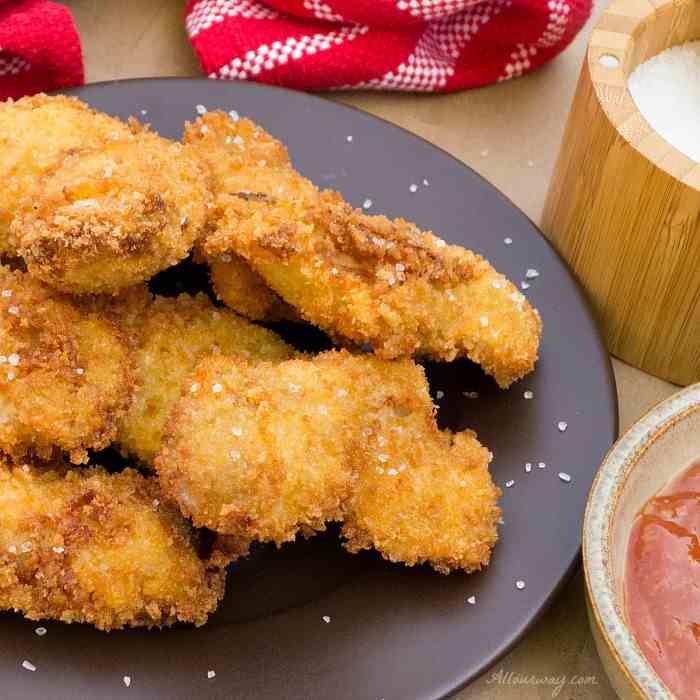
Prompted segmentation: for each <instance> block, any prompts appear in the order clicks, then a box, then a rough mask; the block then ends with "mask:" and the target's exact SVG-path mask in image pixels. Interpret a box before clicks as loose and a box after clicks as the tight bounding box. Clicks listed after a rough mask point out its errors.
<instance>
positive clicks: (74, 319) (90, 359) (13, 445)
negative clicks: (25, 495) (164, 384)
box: [0, 266, 134, 463]
mask: <svg viewBox="0 0 700 700" xmlns="http://www.w3.org/2000/svg"><path fill="white" fill-rule="evenodd" d="M133 384H134V382H133V376H132V371H131V361H130V357H129V348H128V344H127V341H126V339H125V337H124V336H123V335H122V334H121V333H120V331H119V330H118V328H117V326H116V325H115V324H114V323H113V322H112V321H110V320H108V319H105V318H102V317H101V314H99V313H95V312H93V311H91V310H90V309H89V308H84V307H82V306H81V305H80V304H79V303H76V302H75V301H73V300H72V299H71V298H70V297H67V296H64V295H62V294H59V293H57V292H55V291H54V290H52V289H50V288H49V287H47V286H45V285H43V284H41V283H40V282H39V281H37V280H35V279H33V278H32V277H30V275H28V274H27V273H24V272H19V271H11V270H10V269H8V268H6V267H2V266H0V450H2V451H3V452H4V453H6V454H8V455H11V456H13V457H15V458H20V457H22V456H25V455H30V456H31V455H34V456H37V457H41V458H51V457H54V456H56V453H57V451H64V452H67V453H68V454H69V457H70V459H71V461H72V462H74V463H81V462H86V461H87V452H86V450H87V449H96V450H99V449H103V448H104V447H107V446H108V445H109V443H110V442H111V440H112V438H113V437H114V436H115V435H116V429H117V428H116V425H117V421H118V420H119V419H120V417H121V416H122V415H123V414H124V413H125V411H126V409H127V407H128V405H129V402H130V400H131V396H132V391H133Z"/></svg>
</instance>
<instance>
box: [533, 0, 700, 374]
mask: <svg viewBox="0 0 700 700" xmlns="http://www.w3.org/2000/svg"><path fill="white" fill-rule="evenodd" d="M698 39H700V0H613V2H612V4H611V5H610V7H609V8H608V10H607V11H606V12H605V14H604V15H603V16H602V18H601V19H600V21H599V22H598V24H597V26H596V28H595V29H594V31H593V34H592V36H591V40H590V43H589V47H588V53H587V57H586V60H585V62H584V66H583V69H582V71H581V77H580V79H579V83H578V88H577V90H576V95H575V97H574V102H573V106H572V108H571V113H570V115H569V121H568V124H567V127H566V132H565V134H564V141H563V144H562V147H561V152H560V154H559V160H558V162H557V165H556V169H555V171H554V176H553V179H552V183H551V185H550V190H549V194H548V196H547V201H546V204H545V211H544V217H543V223H542V228H543V230H544V232H545V234H546V235H547V236H548V238H549V239H550V240H551V241H552V243H553V244H554V246H555V247H556V248H557V249H558V250H559V252H560V253H561V254H562V255H563V257H564V258H565V259H566V260H567V261H568V262H569V264H570V265H571V267H572V268H573V270H574V272H575V274H576V275H577V277H578V278H579V280H580V281H581V282H582V283H583V285H584V287H585V288H586V290H587V291H588V294H589V296H590V298H591V300H592V302H593V304H594V306H595V309H596V311H597V313H598V317H599V319H600V321H601V323H602V327H603V331H604V334H605V337H606V339H607V343H608V347H609V349H610V352H611V353H612V354H613V355H616V356H618V357H620V358H621V359H623V360H625V361H626V362H629V363H630V364H633V365H635V366H637V367H639V368H641V369H644V370H646V371H647V372H650V373H652V374H654V375H656V376H659V377H662V378H664V379H667V380H669V381H672V382H676V383H677V384H689V383H691V382H695V381H700V165H699V164H698V163H695V162H694V161H692V160H691V159H690V158H688V157H687V156H685V155H683V154H682V153H681V152H680V151H678V150H676V149H675V148H673V147H672V146H671V145H669V144H668V143H667V142H666V141H665V140H664V139H662V138H661V136H659V135H658V134H657V133H656V132H654V131H653V130H652V128H651V127H650V126H649V124H648V123H647V122H646V120H645V119H644V117H642V115H641V114H640V112H639V110H638V109H637V107H636V105H635V103H634V100H633V99H632V96H631V94H630V92H629V89H628V88H627V80H628V78H629V76H630V74H631V73H632V71H634V69H635V68H636V67H637V66H638V65H639V64H640V63H643V62H644V61H645V60H647V59H649V58H651V57H652V56H655V55H656V54H658V53H659V52H661V51H663V50H664V49H667V48H670V47H671V46H675V45H677V44H682V43H685V42H687V41H693V40H698ZM697 138H699V139H700V124H699V125H698V131H697Z"/></svg>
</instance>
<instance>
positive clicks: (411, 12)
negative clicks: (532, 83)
mask: <svg viewBox="0 0 700 700" xmlns="http://www.w3.org/2000/svg"><path fill="white" fill-rule="evenodd" d="M591 5H592V0H326V1H325V2H323V1H321V0H264V2H263V0H189V2H188V4H187V7H186V11H185V16H186V20H185V24H186V28H187V33H188V35H189V37H190V40H191V42H192V45H193V46H194V49H195V51H196V53H197V56H198V57H199V60H200V63H201V65H202V68H203V69H204V71H205V72H206V74H207V75H208V76H209V77H211V78H218V79H222V80H257V81H260V82H265V83H271V84H277V85H286V86H289V87H293V88H297V89H301V90H332V89H358V88H359V89H371V90H403V91H409V92H450V91H453V90H461V89H463V88H467V87H475V86H478V85H485V84H488V83H492V82H496V81H503V80H509V79H511V78H515V77H518V76H521V75H523V74H524V73H526V72H528V71H530V70H533V69H535V68H537V67H539V66H540V65H542V64H543V63H545V62H546V61H548V60H550V59H551V58H553V57H554V56H556V55H557V54H558V53H559V52H560V51H562V50H563V49H564V48H566V46H568V44H569V43H570V42H571V40H572V39H573V38H574V36H575V35H576V33H577V32H578V31H579V30H580V29H581V27H582V26H583V24H584V23H585V21H586V19H587V18H588V16H589V14H590V10H591Z"/></svg>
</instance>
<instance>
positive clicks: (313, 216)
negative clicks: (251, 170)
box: [204, 192, 542, 387]
mask: <svg viewBox="0 0 700 700" xmlns="http://www.w3.org/2000/svg"><path fill="white" fill-rule="evenodd" d="M204 251H205V253H207V254H208V255H222V254H224V253H227V252H230V251H233V252H235V253H237V254H239V255H241V256H243V257H244V258H245V259H246V260H247V261H248V262H249V263H250V265H251V266H252V267H253V268H254V269H255V270H256V271H257V272H258V273H260V275H261V276H262V277H263V278H264V279H265V281H266V282H267V284H269V285H270V287H271V288H272V289H274V290H275V291H276V292H277V293H278V294H279V295H280V296H281V297H282V298H283V299H284V300H285V301H287V302H288V303H290V304H292V305H293V306H294V307H295V308H296V309H297V311H298V312H299V313H300V315H301V316H302V317H303V318H305V319H306V320H307V321H310V322H311V323H313V324H315V325H317V326H319V327H320V328H322V329H323V330H325V331H327V332H329V333H330V334H331V335H332V336H334V337H335V338H336V339H347V340H349V341H351V342H353V343H355V344H357V345H362V344H369V345H371V346H372V348H373V350H374V352H375V353H376V354H377V355H379V356H381V357H384V358H395V357H402V356H418V357H426V358H432V359H436V360H443V361H451V360H454V359H456V358H458V357H468V358H470V359H471V360H473V361H474V362H477V363H478V364H480V365H481V366H482V367H483V368H484V369H485V370H486V372H488V373H489V374H491V375H492V376H493V377H494V378H495V379H496V381H497V382H498V384H499V385H500V386H502V387H508V386H509V385H510V384H512V383H513V382H514V381H516V380H517V379H519V378H521V377H523V376H524V375H525V374H527V373H528V372H530V371H531V370H532V369H533V367H534V365H535V362H536V360H537V356H538V350H539V342H540V334H541V328H542V323H541V320H540V317H539V314H538V313H537V311H536V310H534V309H533V308H532V307H531V306H530V305H529V304H528V302H527V300H526V299H525V297H524V296H523V295H522V294H521V293H520V292H519V291H518V290H517V289H516V288H515V287H514V285H513V284H511V283H510V282H509V281H508V280H507V279H506V278H505V277H504V276H503V275H501V274H499V273H498V272H496V271H495V270H494V269H493V267H491V265H490V264H489V263H488V262H487V261H486V260H484V259H483V258H481V257H479V256H478V255H476V254H474V253H472V252H471V251H469V250H466V249H464V248H462V247H460V246H454V245H447V244H446V243H445V242H444V241H443V240H441V239H439V238H437V237H436V236H434V235H433V234H432V233H430V232H423V231H420V230H419V229H418V228H417V227H416V226H415V225H413V224H411V223H408V222H407V221H404V220H403V219H396V220H395V221H390V220H389V219H387V218H385V217H383V216H367V215H366V214H364V213H362V212H361V211H359V210H354V209H353V208H352V207H351V206H350V205H348V204H347V203H346V202H344V201H343V200H342V198H341V197H340V196H339V195H337V194H335V193H332V192H325V193H323V194H322V195H321V196H320V198H319V199H318V201H317V202H316V203H315V204H314V205H313V206H309V205H308V203H307V202H304V201H303V200H285V199H283V198H279V197H261V198H257V199H250V198H241V197H231V198H230V200H229V206H228V207H227V208H226V210H225V212H224V218H223V219H222V221H221V223H220V225H219V226H218V228H217V229H216V230H215V231H213V232H212V233H211V234H210V235H209V236H208V237H207V239H206V242H205V243H204Z"/></svg>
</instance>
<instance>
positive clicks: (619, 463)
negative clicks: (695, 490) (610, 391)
mask: <svg viewBox="0 0 700 700" xmlns="http://www.w3.org/2000/svg"><path fill="white" fill-rule="evenodd" d="M698 459H700V384H694V385H693V386H690V387H688V388H686V389H684V390H683V391H680V392H679V393H677V394H675V395H674V396H672V397H670V398H669V399H667V400H665V401H663V402H662V403H660V404H659V405H657V406H656V407H655V408H653V409H652V410H651V411H650V412H649V413H647V414H646V415H645V416H644V417H643V418H642V419H641V420H639V422H637V423H636V424H635V425H633V426H632V427H631V428H630V429H629V430H628V431H627V432H626V433H625V434H624V435H623V436H622V437H621V438H620V439H619V440H618V442H617V443H616V444H615V445H614V446H613V447H612V449H611V450H610V452H609V453H608V455H607V457H606V458H605V460H604V461H603V463H602V465H601V467H600V470H599V472H598V475H597V477H596V479H595V481H594V482H593V487H592V488H591V492H590V495H589V498H588V505H587V508H586V513H585V517H584V524H583V563H584V569H585V574H586V593H587V603H588V613H589V621H590V625H591V630H592V632H593V636H594V638H595V642H596V646H597V649H598V653H599V655H600V657H601V660H602V662H603V666H604V668H605V670H606V673H607V674H608V676H609V677H610V681H611V683H612V685H613V687H614V688H615V690H616V692H617V693H618V695H619V696H620V697H621V698H624V699H627V698H640V697H641V698H654V700H674V698H675V696H674V695H673V694H672V693H671V691H670V690H668V688H667V687H666V686H665V685H664V683H663V681H662V680H661V679H660V678H659V676H658V675H657V674H656V673H655V671H654V669H653V668H652V666H651V665H650V664H649V663H648V662H647V660H646V658H645V657H644V655H643V653H642V651H641V649H640V647H639V646H638V644H637V642H636V640H635V638H634V636H633V634H632V632H631V630H630V628H629V627H628V625H627V622H626V619H625V613H624V590H623V576H624V569H625V559H626V554H627V543H628V540H629V536H630V531H631V529H632V525H633V523H634V520H635V517H636V515H637V513H638V512H639V511H640V510H641V508H642V506H644V504H645V503H646V502H647V501H648V500H649V499H650V498H651V497H653V496H654V495H656V494H657V493H658V492H659V491H660V490H661V489H663V487H664V486H665V485H666V484H667V483H668V482H669V481H670V480H671V479H673V478H674V477H675V476H677V475H679V474H680V473H681V472H683V471H684V470H685V469H686V468H688V467H689V466H690V465H691V464H692V463H693V462H695V461H697V460H698Z"/></svg>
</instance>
